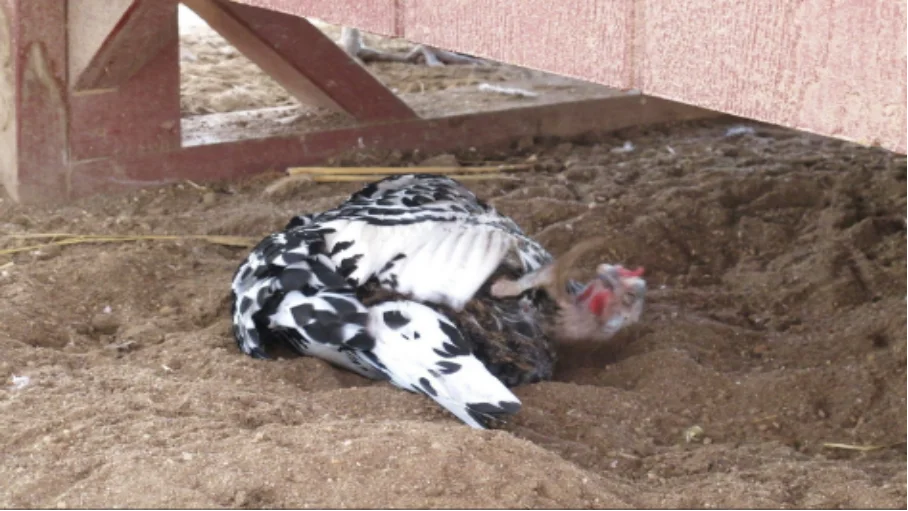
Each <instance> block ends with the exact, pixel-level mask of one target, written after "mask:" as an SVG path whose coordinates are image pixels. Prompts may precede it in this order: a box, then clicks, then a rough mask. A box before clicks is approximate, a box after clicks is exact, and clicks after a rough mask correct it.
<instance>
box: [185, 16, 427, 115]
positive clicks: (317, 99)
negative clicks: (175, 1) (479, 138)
mask: <svg viewBox="0 0 908 511" xmlns="http://www.w3.org/2000/svg"><path fill="white" fill-rule="evenodd" d="M183 3H184V4H185V5H186V6H187V7H189V8H190V9H192V10H194V11H195V12H196V14H198V15H199V16H200V17H201V18H202V19H204V20H205V21H206V22H207V23H208V25H209V26H211V28H213V29H214V30H216V31H217V32H218V33H219V34H221V36H222V37H224V39H226V40H227V41H229V42H230V43H231V44H233V45H234V46H235V47H236V49H237V50H239V51H240V52H241V53H243V54H244V55H246V57H248V58H249V60H251V61H253V62H254V63H256V64H257V65H258V66H259V67H261V68H262V70H264V71H265V72H266V73H267V74H268V75H270V76H271V77H272V78H274V79H275V80H276V81H277V82H278V83H280V84H281V85H282V86H283V87H284V88H286V89H287V91H288V92H290V93H291V94H292V95H293V96H294V97H295V98H297V99H298V100H300V101H301V102H303V103H307V104H312V105H317V106H321V107H325V108H330V109H333V110H341V111H344V112H347V113H349V114H350V115H352V116H353V117H355V118H356V119H358V120H361V121H387V120H398V119H413V118H415V117H416V114H415V113H414V112H413V110H412V109H410V107H408V106H407V105H406V103H404V102H403V101H401V100H400V99H399V98H398V97H397V96H396V95H394V93H392V92H391V91H390V90H388V88H387V87H385V86H384V85H383V84H382V83H381V82H379V81H378V80H377V79H376V78H375V77H374V76H372V74H371V73H369V72H368V71H367V70H366V69H364V68H363V67H362V66H361V65H360V64H359V63H358V62H357V61H356V60H354V59H353V58H351V57H350V56H349V55H347V53H346V52H344V51H343V50H342V49H341V48H340V47H338V46H337V45H336V44H335V43H334V41H332V40H331V39H329V38H328V37H327V36H325V35H324V34H323V33H322V32H321V31H320V30H319V29H318V28H316V27H315V26H313V25H312V24H311V23H309V22H308V21H306V20H305V19H303V18H298V17H296V16H290V15H287V14H282V13H279V12H275V11H269V10H267V9H259V8H256V7H250V6H247V5H240V4H236V3H232V2H227V1H223V0H186V1H184V2H183Z"/></svg>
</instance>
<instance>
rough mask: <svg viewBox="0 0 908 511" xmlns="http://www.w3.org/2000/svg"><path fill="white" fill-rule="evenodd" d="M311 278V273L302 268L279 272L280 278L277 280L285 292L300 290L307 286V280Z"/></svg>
mask: <svg viewBox="0 0 908 511" xmlns="http://www.w3.org/2000/svg"><path fill="white" fill-rule="evenodd" d="M311 278H312V273H311V272H309V271H308V270H304V269H302V268H290V269H287V270H284V271H283V272H281V276H280V278H279V279H278V280H279V282H280V283H281V288H282V289H285V290H287V291H293V290H295V289H302V288H303V287H304V286H306V285H308V284H309V279H311Z"/></svg>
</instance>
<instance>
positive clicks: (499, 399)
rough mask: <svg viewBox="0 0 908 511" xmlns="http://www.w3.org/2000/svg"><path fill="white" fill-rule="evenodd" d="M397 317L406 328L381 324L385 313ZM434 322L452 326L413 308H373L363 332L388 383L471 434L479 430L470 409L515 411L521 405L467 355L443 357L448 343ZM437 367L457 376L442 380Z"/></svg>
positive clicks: (445, 376)
mask: <svg viewBox="0 0 908 511" xmlns="http://www.w3.org/2000/svg"><path fill="white" fill-rule="evenodd" d="M393 311H396V312H399V313H400V314H401V315H403V317H405V318H406V319H407V320H408V322H407V323H406V324H404V325H402V326H398V327H397V328H394V327H392V326H389V325H388V324H387V323H386V321H385V319H384V314H385V313H386V312H393ZM439 322H445V323H446V325H448V326H449V327H451V328H454V326H453V325H452V324H451V323H450V322H449V321H448V319H447V318H445V317H444V316H442V315H441V314H439V313H437V312H435V311H434V310H432V309H430V308H429V307H426V306H425V305H422V304H420V303H416V302H410V301H397V302H385V303H382V304H379V305H376V306H374V307H372V308H371V309H370V311H369V320H368V323H367V327H366V328H367V330H368V332H369V333H370V334H371V335H372V336H373V337H374V338H375V341H376V344H375V348H373V350H372V353H374V355H375V357H376V358H377V359H378V360H379V361H380V362H381V363H382V364H383V365H384V366H385V368H386V373H387V374H388V375H389V376H390V377H391V382H392V383H394V384H395V385H397V386H398V387H400V388H403V389H407V390H412V391H415V392H421V393H424V394H426V395H428V396H429V397H430V398H432V399H433V400H435V401H436V402H437V403H438V404H440V405H441V406H443V407H444V408H446V409H447V410H448V411H450V412H451V413H453V414H454V415H455V416H457V417H458V418H459V419H460V420H462V421H463V422H465V423H467V424H468V425H470V426H472V427H474V428H482V427H483V425H482V424H480V423H479V422H477V421H476V419H475V418H474V417H473V416H472V415H471V414H470V413H469V411H468V409H469V406H468V405H469V404H474V405H475V404H485V403H488V404H491V405H493V406H500V405H503V404H508V405H511V406H512V407H514V408H517V407H519V406H520V400H518V399H517V397H516V396H514V394H512V393H511V391H510V390H508V388H507V387H505V386H504V384H502V383H501V382H500V381H499V380H498V379H497V378H495V377H494V376H492V374H491V373H489V371H488V370H487V369H486V368H485V366H484V365H483V364H482V362H480V361H479V359H477V358H476V357H475V356H474V355H473V354H472V353H470V354H467V355H457V356H453V357H445V356H442V355H439V353H438V352H437V351H436V350H439V351H442V352H444V351H445V347H444V344H445V343H452V339H451V338H450V337H449V336H448V335H447V334H446V333H445V332H444V330H442V328H441V327H440V325H439ZM439 362H442V363H444V362H451V363H455V364H457V365H459V366H460V368H459V370H457V371H455V372H453V373H450V374H444V373H443V371H440V370H438V368H439V365H438V364H439ZM421 380H423V381H428V382H429V384H430V386H431V388H432V389H433V390H434V391H435V395H432V393H431V392H426V389H425V387H424V384H422V383H421Z"/></svg>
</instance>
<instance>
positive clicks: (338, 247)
mask: <svg viewBox="0 0 908 511" xmlns="http://www.w3.org/2000/svg"><path fill="white" fill-rule="evenodd" d="M352 246H353V242H352V241H339V242H337V243H335V244H334V247H332V248H331V255H332V256H335V255H337V254H339V253H341V252H343V251H344V250H347V249H348V248H350V247H352Z"/></svg>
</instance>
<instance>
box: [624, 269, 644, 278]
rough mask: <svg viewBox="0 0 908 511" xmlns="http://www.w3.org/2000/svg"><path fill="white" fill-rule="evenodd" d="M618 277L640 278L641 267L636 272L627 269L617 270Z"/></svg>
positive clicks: (641, 273) (641, 274)
mask: <svg viewBox="0 0 908 511" xmlns="http://www.w3.org/2000/svg"><path fill="white" fill-rule="evenodd" d="M618 275H621V278H625V279H626V278H629V277H642V276H643V267H642V266H638V267H637V269H636V270H628V269H627V268H618Z"/></svg>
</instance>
